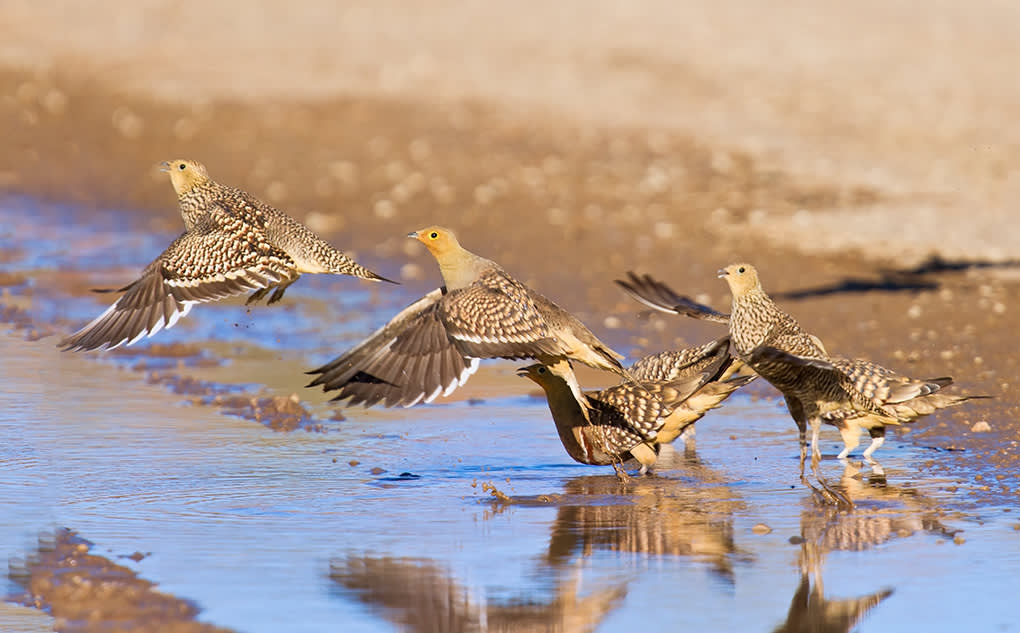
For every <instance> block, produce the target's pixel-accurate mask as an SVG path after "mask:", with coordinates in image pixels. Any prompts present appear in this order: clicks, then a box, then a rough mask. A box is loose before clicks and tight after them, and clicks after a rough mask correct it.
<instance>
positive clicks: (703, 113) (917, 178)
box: [0, 0, 1020, 261]
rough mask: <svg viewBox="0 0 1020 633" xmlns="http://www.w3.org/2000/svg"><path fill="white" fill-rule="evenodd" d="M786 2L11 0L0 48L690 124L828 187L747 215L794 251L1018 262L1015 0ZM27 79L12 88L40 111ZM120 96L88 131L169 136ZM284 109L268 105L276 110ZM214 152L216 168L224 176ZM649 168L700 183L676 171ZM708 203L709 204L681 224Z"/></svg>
mask: <svg viewBox="0 0 1020 633" xmlns="http://www.w3.org/2000/svg"><path fill="white" fill-rule="evenodd" d="M774 4H775V3H763V2H754V1H748V0H723V1H721V2H711V3H703V2H684V1H679V2H677V1H673V0H662V1H654V0H649V1H642V2H629V1H619V2H612V1H594V2H592V1H589V0H584V1H581V0H565V1H561V2H530V1H524V2H519V3H513V6H502V5H494V4H493V3H488V2H472V1H467V0H465V1H448V0H440V1H437V2H407V1H402V0H381V1H373V2H353V3H333V2H320V1H305V2H287V3H285V2H268V1H262V2H240V1H236V2H230V1H225V2H211V3H208V4H207V5H203V6H202V7H201V8H197V7H188V8H184V7H182V6H181V5H180V3H177V2H167V1H162V0H142V1H138V2H131V3H119V2H118V3H101V2H100V3H98V4H97V3H85V4H83V3H78V2H49V3H40V2H32V1H29V0H8V1H7V2H5V3H3V5H2V7H0V62H2V63H3V64H5V65H6V66H8V67H9V68H14V69H22V70H26V71H29V72H30V73H31V74H32V75H33V76H38V75H43V76H55V77H60V78H62V79H64V80H66V81H70V82H72V83H75V84H80V85H78V86H76V87H77V89H95V90H104V91H110V92H113V93H115V94H123V95H131V96H132V97H144V98H151V99H156V100H158V101H161V102H166V103H168V104H173V105H174V106H176V107H182V108H184V111H192V110H194V109H196V108H198V109H199V110H200V109H201V107H202V106H203V104H210V103H220V102H224V101H235V100H236V101H240V102H243V103H245V104H249V105H251V106H253V107H255V108H256V109H258V106H259V105H268V104H269V103H272V102H277V103H278V102H297V103H316V102H317V103H328V102H329V101H330V100H333V99H337V98H352V97H365V98H370V99H383V100H394V101H402V100H410V101H413V102H415V103H420V104H421V107H425V108H429V107H432V106H437V107H440V108H442V107H443V106H444V105H449V104H451V103H461V102H464V101H465V100H467V101H471V102H478V103H481V104H484V105H485V106H487V107H492V108H495V109H497V110H498V111H501V112H507V113H509V116H519V117H520V118H521V120H522V121H528V120H529V119H530V118H531V117H541V114H542V113H548V115H549V116H551V117H553V119H554V120H555V119H559V118H563V119H565V120H567V121H569V122H570V124H576V125H577V126H579V127H582V128H584V127H587V126H591V127H594V128H596V129H599V130H606V129H613V128H616V127H618V126H624V127H628V128H631V127H633V128H637V129H640V130H651V131H653V132H655V133H665V134H673V133H677V134H684V135H690V136H691V137H693V139H694V140H696V141H697V142H699V143H702V144H704V145H706V146H708V147H709V148H711V151H712V156H711V160H712V162H711V164H712V166H714V167H717V168H719V167H721V168H722V171H723V172H725V168H726V166H727V163H729V162H730V161H731V158H730V157H729V156H728V153H731V152H736V153H740V154H746V155H747V156H749V157H751V158H752V159H753V160H754V161H755V163H756V169H758V170H761V171H766V172H772V171H777V172H779V173H782V174H784V175H786V176H788V177H790V178H793V179H795V180H796V181H797V182H798V183H803V184H804V185H809V186H811V187H812V188H814V187H823V188H826V189H832V190H833V192H834V195H831V196H820V197H818V196H815V197H811V196H807V197H806V199H804V200H787V201H786V202H788V203H789V204H787V205H777V204H775V203H773V204H768V202H769V201H761V202H763V204H761V205H759V206H755V208H753V209H751V211H752V212H753V214H752V215H751V217H750V219H749V222H748V223H749V224H750V225H751V229H752V230H753V231H754V232H755V233H756V234H761V235H762V236H765V237H768V238H769V239H772V240H774V241H776V242H779V243H782V244H784V245H789V246H794V247H796V248H799V249H804V250H808V251H812V252H814V251H817V250H819V249H823V250H824V249H831V248H841V249H842V248H859V249H862V250H863V251H864V252H865V253H866V254H867V255H869V256H873V257H882V258H894V257H906V258H908V259H910V260H912V261H916V260H917V259H918V258H919V257H923V256H926V255H928V254H929V253H931V252H939V253H941V254H943V255H945V256H949V257H962V258H968V259H971V258H978V259H1003V258H1008V257H1013V256H1015V255H1016V246H1015V245H1016V241H1017V238H1016V233H1014V232H1013V231H1011V230H1005V229H1006V228H1009V229H1013V228H1015V226H1016V222H1015V221H1014V220H1013V219H1012V216H1013V215H1014V214H1013V213H1012V212H1013V209H1014V206H1015V200H1017V199H1018V198H1020V127H1018V126H1017V125H1015V121H1017V120H1018V119H1020V82H1017V81H1015V78H1016V68H1017V63H1018V62H1020V5H1018V4H1017V3H1015V2H1011V1H1009V0H979V1H978V2H952V1H941V2H929V3H916V2H887V1H882V0H864V1H862V2H854V3H840V2H813V1H811V2H808V1H800V0H794V1H793V2H785V3H781V4H782V6H773V5H774ZM10 96H11V95H10V94H9V93H8V97H10ZM34 97H35V95H25V94H19V95H17V98H18V100H19V101H20V102H21V103H23V104H25V105H30V104H31V103H32V101H33V100H34ZM54 100H56V102H59V97H52V96H51V99H50V100H49V101H47V99H46V95H43V106H44V108H43V110H44V111H43V113H42V114H41V117H43V118H45V116H46V112H45V110H46V109H47V108H45V106H46V105H47V104H48V105H49V106H50V109H56V110H63V109H62V108H61V107H60V106H59V105H57V106H56V107H54V103H55V101H54ZM26 102H27V103H26ZM77 105H78V104H76V103H69V104H67V112H66V114H69V115H72V116H73V115H74V110H75V106H77ZM200 111H201V110H200ZM109 114H110V117H109V121H104V122H103V123H109V126H110V127H109V128H108V129H106V130H96V132H105V133H107V134H109V135H111V136H112V135H116V134H117V133H118V128H119V131H120V132H121V135H127V136H137V140H139V141H141V142H144V141H145V140H146V139H147V137H149V136H150V135H153V136H158V135H159V134H160V133H165V132H166V130H159V129H154V128H158V127H159V126H160V123H161V122H160V121H157V120H152V121H150V120H147V117H146V116H145V114H144V113H143V112H136V113H134V114H135V115H136V116H139V117H141V118H140V120H139V121H138V126H137V127H138V128H139V129H138V130H135V129H134V127H132V122H133V119H132V118H131V117H130V116H129V117H127V119H126V121H127V122H126V123H125V117H123V116H122V117H120V119H121V120H120V125H118V121H117V120H116V119H117V117H116V116H114V115H115V114H116V112H115V109H114V111H111V112H110V113H109ZM288 116H289V115H288V112H287V110H286V108H285V107H284V108H282V109H278V110H273V111H271V112H267V113H265V117H264V121H263V123H264V124H265V125H270V126H271V125H272V119H273V118H274V117H277V118H279V117H282V118H288ZM45 123H46V121H37V122H35V126H37V127H39V126H43V125H45ZM334 123H335V124H337V125H343V124H344V121H343V120H337V121H335V122H334ZM24 124H25V123H24V122H22V125H24ZM175 131H176V132H177V134H176V136H175V137H174V138H175V139H176V140H178V141H181V142H178V143H173V142H164V143H163V146H162V147H160V146H159V145H155V146H151V149H150V151H151V155H152V157H151V159H152V160H153V161H155V160H157V159H161V158H162V157H164V156H165V155H166V154H167V152H170V153H173V151H175V150H177V149H178V147H180V148H182V149H183V148H185V147H186V148H188V149H189V150H190V149H192V148H194V150H192V151H194V152H196V153H198V154H200V155H199V156H198V157H199V158H206V155H207V154H209V151H208V150H206V146H216V145H219V144H221V142H222V141H220V140H219V139H217V138H216V136H215V133H214V131H213V130H208V129H203V130H201V137H200V138H195V137H193V136H192V135H191V134H189V131H191V130H190V129H189V128H188V125H187V123H182V124H181V125H180V126H178V127H177V128H176V130H175ZM187 137H191V138H187ZM315 138H316V136H315V134H314V133H312V135H311V137H310V139H308V140H310V141H314V139H315ZM185 140H186V141H187V142H185ZM111 141H112V139H111ZM248 149H249V151H250V152H251V155H250V156H236V157H235V160H236V162H237V165H236V167H235V169H239V170H251V169H254V167H255V165H256V164H257V163H258V162H259V160H260V159H263V158H264V159H266V160H273V159H274V155H276V154H278V152H276V151H275V149H274V147H273V146H272V145H269V144H266V143H260V142H258V139H257V138H252V139H251V143H250V144H249V148H248ZM200 150H205V151H200ZM334 151H335V152H336V153H337V154H338V155H344V154H345V153H349V152H356V151H357V150H356V149H355V148H350V147H336V148H334ZM479 158H481V157H479ZM206 160H207V161H208V162H211V163H213V164H212V165H211V166H210V168H211V169H212V170H213V174H214V176H215V175H218V174H224V173H229V171H228V168H226V167H224V166H222V165H221V164H216V163H215V162H213V161H211V160H209V159H208V158H206ZM5 162H6V161H5ZM8 169H11V166H10V165H8ZM14 169H15V171H16V170H17V169H16V165H15V166H14ZM111 176H112V174H111ZM648 176H649V180H652V181H655V180H656V178H658V180H665V182H663V183H661V185H660V186H669V187H683V186H684V184H685V180H684V178H683V175H682V174H681V175H679V176H678V175H677V174H671V173H666V174H662V175H661V176H656V174H648ZM6 179H7V181H8V182H10V181H11V180H12V179H14V182H13V183H12V184H13V185H15V186H16V185H17V184H18V180H17V177H16V176H11V175H7V177H6ZM650 185H651V186H655V185H656V183H655V182H652V183H650ZM735 188H736V187H735ZM861 191H863V192H870V193H871V194H872V195H860V192H861ZM855 192H856V195H855ZM262 193H265V192H262ZM470 203H471V201H470V200H467V201H464V200H461V201H460V204H461V205H465V204H470ZM728 206H737V207H739V206H740V205H739V204H737V205H721V208H727V209H728ZM521 211H522V212H531V211H535V212H539V213H540V212H541V211H543V210H542V209H521ZM564 211H565V212H566V213H567V214H572V213H573V212H576V211H578V210H577V209H564ZM609 211H611V210H607V212H609ZM674 211H681V210H674ZM697 219H706V217H705V216H699V217H695V218H690V220H687V218H685V219H684V220H685V221H695V220H697ZM740 219H742V218H740ZM740 219H735V218H732V217H728V215H727V214H722V213H720V214H717V215H716V216H715V220H716V222H715V224H716V225H717V226H716V228H718V229H720V230H740V229H743V228H744V222H741V221H739V220H740ZM679 228H680V229H681V230H682V228H683V223H681V226H680V227H679Z"/></svg>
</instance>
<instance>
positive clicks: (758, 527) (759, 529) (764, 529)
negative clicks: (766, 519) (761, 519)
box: [751, 523, 772, 534]
mask: <svg viewBox="0 0 1020 633" xmlns="http://www.w3.org/2000/svg"><path fill="white" fill-rule="evenodd" d="M751 532H753V533H755V534H769V533H770V532H772V528H770V527H769V526H767V525H765V524H764V523H757V524H755V526H754V527H752V528H751Z"/></svg>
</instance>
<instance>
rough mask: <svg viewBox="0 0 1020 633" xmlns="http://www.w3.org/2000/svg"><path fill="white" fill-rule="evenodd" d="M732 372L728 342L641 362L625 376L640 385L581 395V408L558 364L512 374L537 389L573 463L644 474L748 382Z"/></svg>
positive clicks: (569, 377) (569, 376)
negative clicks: (637, 468)
mask: <svg viewBox="0 0 1020 633" xmlns="http://www.w3.org/2000/svg"><path fill="white" fill-rule="evenodd" d="M739 365H740V363H734V359H733V358H732V357H730V355H729V351H728V337H725V338H723V339H719V340H717V341H713V342H711V343H708V344H706V345H703V346H701V347H695V348H690V349H687V350H679V351H671V352H663V353H660V354H655V355H652V356H646V357H645V358H642V359H641V360H639V361H638V362H637V363H635V364H634V365H633V366H632V367H631V368H630V373H631V375H632V376H633V377H634V378H636V379H637V380H639V381H640V384H635V383H632V382H624V383H622V384H619V385H615V386H612V387H608V388H606V389H603V390H601V391H597V392H587V393H585V394H584V397H585V401H584V404H582V402H579V401H578V399H577V398H576V396H575V395H574V393H573V391H572V389H571V384H573V383H576V379H574V377H573V375H572V374H570V373H568V372H570V371H571V370H570V367H569V366H567V365H565V364H561V365H558V366H552V367H549V366H546V365H543V364H542V363H536V364H534V365H529V366H527V367H523V368H521V369H519V370H518V372H517V374H518V375H519V376H524V377H526V378H529V379H531V380H532V381H534V382H535V383H537V384H538V385H539V386H540V387H542V390H543V391H544V392H545V395H546V399H547V401H548V403H549V410H550V412H551V413H552V417H553V422H554V423H555V424H556V430H557V432H558V434H559V437H560V441H561V442H562V443H563V448H564V449H566V451H567V454H568V455H570V457H572V458H573V459H574V460H575V461H577V462H580V463H582V464H593V465H600V466H605V465H614V466H616V465H619V464H622V463H623V462H625V461H627V460H628V459H630V458H633V459H635V460H636V461H637V462H638V463H640V464H641V472H642V473H644V472H646V471H647V470H648V468H650V467H652V466H653V465H654V464H655V462H656V459H657V458H658V454H659V447H660V446H662V445H663V444H668V443H669V442H672V441H674V440H675V439H676V438H677V437H678V436H679V435H680V434H681V433H682V432H683V431H684V430H685V429H686V428H687V427H689V426H690V425H692V424H694V422H696V421H697V420H699V419H700V418H701V417H702V416H704V414H705V413H706V412H707V411H709V410H711V409H714V408H716V407H718V406H719V404H720V403H721V402H722V401H723V400H725V399H726V398H727V397H728V396H729V395H730V394H731V393H733V392H734V391H735V390H736V389H737V388H739V387H740V386H742V385H745V384H747V383H748V382H750V381H751V380H752V379H753V378H754V377H753V376H735V377H734V376H733V374H734V372H735V371H736V369H737V368H738V367H739ZM586 409H587V415H586Z"/></svg>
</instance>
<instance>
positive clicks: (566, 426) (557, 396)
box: [545, 378, 592, 464]
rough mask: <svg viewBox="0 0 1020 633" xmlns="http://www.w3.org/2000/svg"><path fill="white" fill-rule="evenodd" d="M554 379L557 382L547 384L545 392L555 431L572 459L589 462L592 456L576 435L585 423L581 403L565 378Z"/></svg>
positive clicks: (584, 462) (581, 430)
mask: <svg viewBox="0 0 1020 633" xmlns="http://www.w3.org/2000/svg"><path fill="white" fill-rule="evenodd" d="M554 380H556V381H557V383H556V384H552V385H548V386H547V387H546V389H545V394H546V399H547V400H548V401H549V411H550V412H551V413H552V417H553V422H555V423H556V433H557V434H559V436H560V442H561V443H562V444H563V448H564V449H565V450H566V451H567V454H568V455H570V457H571V458H573V459H574V461H577V462H580V463H582V464H588V463H591V462H592V456H591V455H590V454H589V451H587V450H585V448H584V446H582V445H581V442H580V441H579V439H578V435H577V434H578V433H581V432H583V429H584V427H585V426H586V425H587V422H586V421H585V419H584V413H583V412H582V410H581V405H580V403H579V402H578V401H577V398H576V397H575V396H574V394H573V393H572V392H571V390H570V386H569V385H567V382H566V381H565V380H563V379H562V378H555V379H554Z"/></svg>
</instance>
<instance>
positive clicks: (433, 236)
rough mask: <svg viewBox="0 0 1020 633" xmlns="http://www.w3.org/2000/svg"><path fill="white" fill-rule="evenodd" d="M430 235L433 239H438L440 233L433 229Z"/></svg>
mask: <svg viewBox="0 0 1020 633" xmlns="http://www.w3.org/2000/svg"><path fill="white" fill-rule="evenodd" d="M429 237H430V238H431V239H436V238H437V237H439V233H436V232H435V231H432V232H431V233H429Z"/></svg>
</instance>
